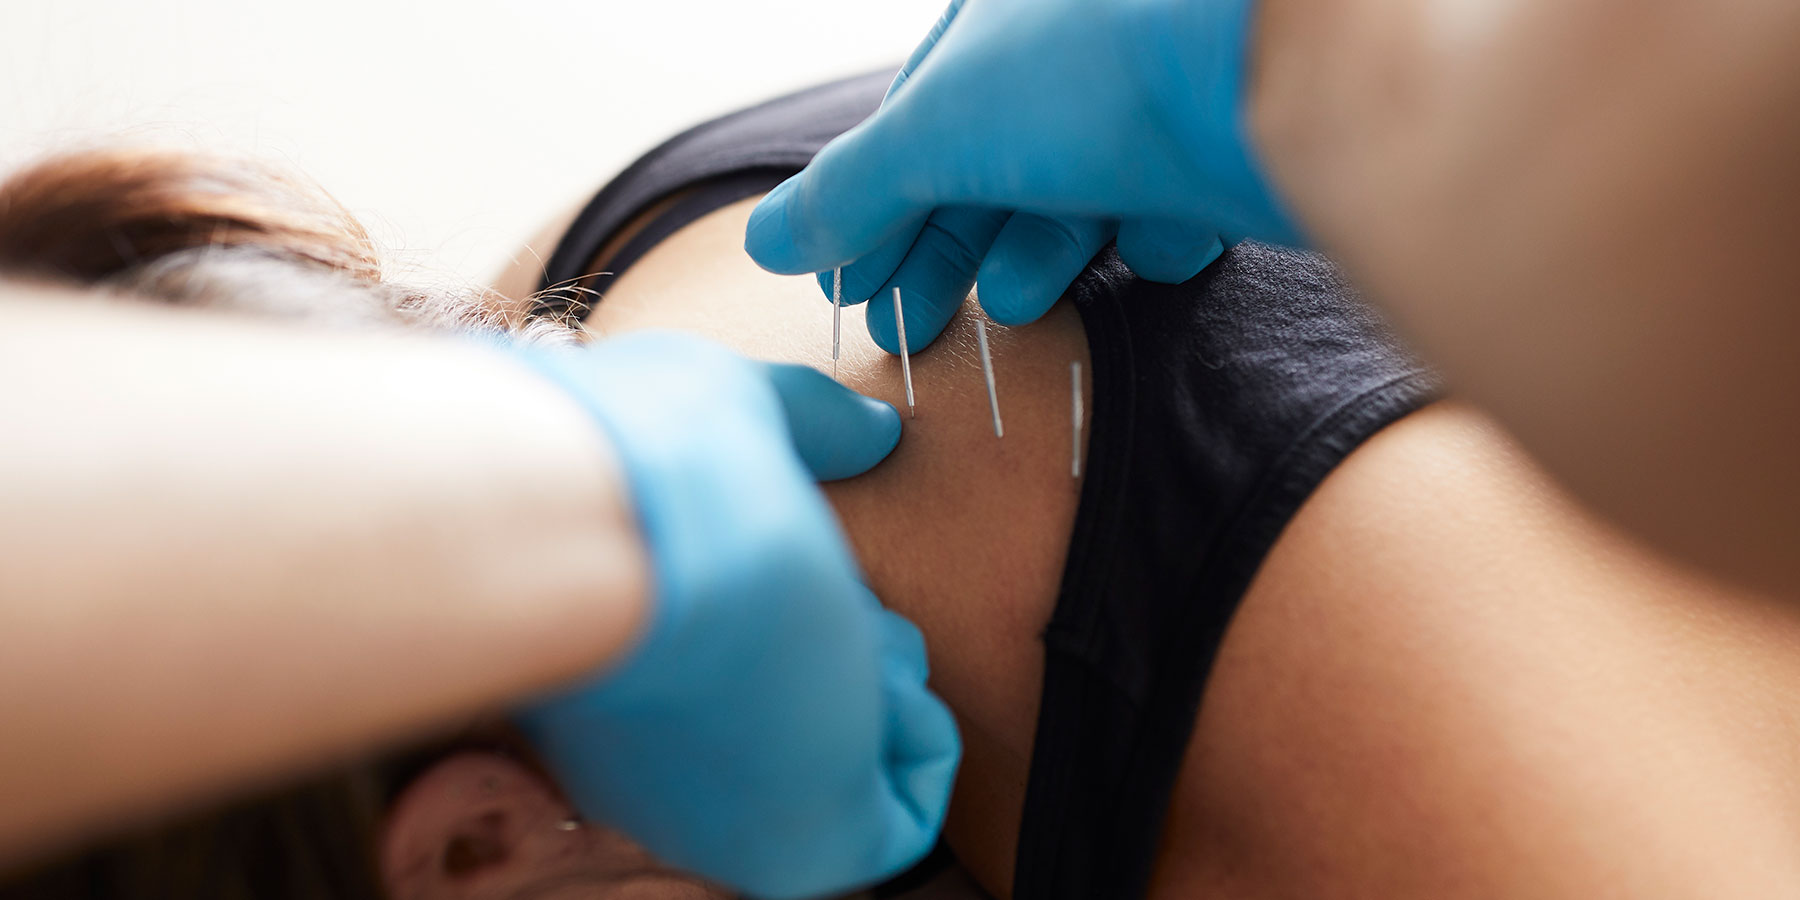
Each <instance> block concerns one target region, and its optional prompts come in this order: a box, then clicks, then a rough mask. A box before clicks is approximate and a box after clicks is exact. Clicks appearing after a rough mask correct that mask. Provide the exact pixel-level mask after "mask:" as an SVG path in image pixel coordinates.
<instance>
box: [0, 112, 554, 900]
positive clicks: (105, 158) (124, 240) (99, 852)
mask: <svg viewBox="0 0 1800 900" xmlns="http://www.w3.org/2000/svg"><path fill="white" fill-rule="evenodd" d="M5 276H11V277H16V278H29V279H38V280H53V281H61V282H66V283H73V284H78V285H85V286H89V287H92V288H95V289H98V290H103V291H106V292H109V293H112V294H116V295H119V296H121V297H126V298H131V299H137V300H142V301H144V302H154V303H165V304H172V305H180V306H192V307H204V308H212V309H219V310H226V311H231V312H237V313H251V314H259V315H263V316H271V317H276V318H282V319H290V320H295V321H301V322H306V323H309V324H319V325H325V326H328V327H354V328H371V327H372V328H389V327H401V328H425V329H433V330H439V331H450V332H467V333H484V334H489V335H506V336H510V337H511V338H513V339H517V340H528V341H533V342H549V343H566V342H574V341H576V340H578V339H579V333H580V332H579V325H578V323H577V322H575V321H573V320H571V319H558V318H552V317H546V316H541V315H534V314H533V313H532V312H531V310H532V309H533V308H534V306H533V303H532V300H533V298H519V299H518V302H514V301H513V300H511V299H508V298H505V297H502V296H500V295H498V294H496V293H494V292H492V291H488V290H483V289H477V288H440V289H421V288H417V287H410V286H407V285H404V284H398V283H394V282H390V281H388V280H386V279H385V278H384V276H383V267H382V262H381V257H380V253H379V252H378V250H377V248H376V246H375V243H374V241H372V240H371V239H370V237H369V234H368V232H367V231H366V230H365V229H364V228H363V227H362V225H361V224H359V223H358V222H357V221H356V219H355V218H354V217H353V216H351V215H350V213H349V212H348V211H347V210H345V209H344V207H343V206H342V205H341V204H339V203H338V202H337V201H336V200H334V199H333V198H332V197H331V196H330V195H329V194H327V193H326V192H325V191H324V190H322V189H320V188H319V187H318V186H317V185H315V184H313V183H312V182H310V181H308V180H305V179H303V178H300V177H297V176H295V175H293V174H291V173H288V172H285V171H283V170H280V169H277V168H274V167H272V166H268V165H265V164H263V163H260V162H257V161H254V160H249V159H245V158H240V157H228V156H217V155H207V154H200V153H195V152H191V151H180V150H170V149H160V148H125V147H115V148H102V149H92V150H85V151H80V152H73V153H65V154H62V155H59V156H54V157H51V158H49V159H46V160H43V161H41V162H39V163H36V164H34V165H32V166H29V167H27V168H25V169H23V170H21V171H19V172H18V173H16V174H14V175H13V176H12V177H11V178H9V179H8V180H7V181H6V182H5V183H4V184H0V277H5ZM548 305H549V306H558V304H548ZM397 758H398V757H396V759H397ZM420 758H422V757H419V756H417V755H416V754H415V755H409V756H408V757H407V759H406V761H404V762H395V761H393V759H390V760H386V761H383V760H373V759H370V760H362V761H356V762H351V763H347V764H344V765H342V766H340V767H338V768H337V769H335V770H333V771H329V772H325V773H322V774H316V775H314V776H312V777H310V778H307V779H305V780H304V781H302V782H300V783H297V784H293V785H290V786H287V787H284V788H281V789H278V790H274V791H271V792H265V793H264V794H262V795H261V796H256V797H251V798H246V799H241V800H238V801H236V802H234V803H231V804H230V805H228V806H225V807H223V808H216V809H212V810H208V811H204V812H200V813H195V814H191V815H188V816H186V817H184V818H181V819H178V820H175V821H169V822H164V823H161V824H158V825H155V826H150V827H145V828H141V829H139V830H137V831H134V832H132V833H130V834H126V835H122V836H116V837H114V838H112V839H110V840H108V841H106V842H104V843H101V844H97V845H94V846H91V847H88V848H85V849H82V850H79V851H77V852H75V853H74V854H72V855H69V856H66V857H64V858H62V859H60V860H55V861H51V862H48V863H46V864H43V865H40V866H39V867H37V868H35V869H29V870H26V871H24V872H21V873H16V874H14V875H12V876H9V877H0V898H5V900H26V898H32V900H39V898H64V897H106V898H120V900H138V898H143V900H150V898H164V897H181V898H187V900H251V898H255V900H282V898H295V900H299V898H324V897H330V898H338V900H364V898H367V900H377V898H380V897H382V896H383V892H382V888H381V878H380V871H379V869H378V866H377V863H376V858H375V847H376V841H377V837H378V831H379V828H380V823H381V819H382V816H383V814H384V812H385V809H386V806H387V804H388V802H389V800H390V799H391V798H392V797H393V795H394V794H395V793H396V792H397V791H398V790H399V788H400V787H401V786H403V783H404V780H405V778H406V777H408V775H409V773H410V771H414V770H416V768H417V766H418V764H419V762H418V761H419V759H420Z"/></svg>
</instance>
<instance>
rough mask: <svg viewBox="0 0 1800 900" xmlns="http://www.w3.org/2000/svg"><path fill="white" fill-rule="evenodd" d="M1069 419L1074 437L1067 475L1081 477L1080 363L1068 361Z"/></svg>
mask: <svg viewBox="0 0 1800 900" xmlns="http://www.w3.org/2000/svg"><path fill="white" fill-rule="evenodd" d="M1069 396H1070V398H1071V399H1070V405H1069V420H1070V421H1071V422H1072V423H1073V424H1074V426H1075V429H1074V437H1073V438H1072V439H1071V443H1070V454H1069V475H1070V476H1072V477H1074V478H1080V477H1081V417H1082V409H1081V363H1080V362H1079V361H1076V362H1072V363H1069Z"/></svg>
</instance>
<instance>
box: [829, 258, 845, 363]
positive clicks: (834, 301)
mask: <svg viewBox="0 0 1800 900" xmlns="http://www.w3.org/2000/svg"><path fill="white" fill-rule="evenodd" d="M843 331H844V270H843V269H832V270H831V380H832V381H836V380H838V373H837V370H838V355H839V349H840V348H841V347H842V346H843V343H842V342H841V340H840V338H841V336H842V335H843Z"/></svg>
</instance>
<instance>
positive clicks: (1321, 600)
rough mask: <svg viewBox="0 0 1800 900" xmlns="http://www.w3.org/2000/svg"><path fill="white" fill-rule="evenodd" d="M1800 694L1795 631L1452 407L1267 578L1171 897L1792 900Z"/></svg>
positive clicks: (1230, 640) (1244, 620) (1204, 730)
mask: <svg viewBox="0 0 1800 900" xmlns="http://www.w3.org/2000/svg"><path fill="white" fill-rule="evenodd" d="M1795 686H1800V622H1797V621H1796V617H1795V615H1794V614H1793V613H1792V612H1791V611H1789V610H1787V609H1784V608H1781V607H1779V606H1778V605H1774V604H1770V603H1766V602H1763V601H1760V600H1757V599H1755V598H1750V597H1746V596H1743V595H1738V594H1734V593H1732V592H1730V591H1727V590H1725V589H1722V588H1719V587H1717V586H1714V585H1710V584H1707V583H1704V582H1701V581H1699V580H1697V579H1695V578H1693V577H1690V576H1688V575H1687V574H1685V573H1682V572H1679V571H1676V570H1674V569H1673V568H1671V567H1670V566H1668V565H1667V564H1666V563H1664V562H1662V561H1660V560H1658V559H1657V558H1655V557H1653V556H1652V555H1650V554H1649V553H1648V552H1646V551H1644V550H1642V549H1640V548H1639V547H1637V546H1636V545H1634V544H1632V543H1631V542H1629V541H1627V540H1625V539H1624V538H1622V537H1620V536H1618V535H1617V534H1616V533H1614V532H1613V531H1611V530H1610V529H1608V528H1607V527H1605V526H1604V525H1602V524H1601V523H1599V522H1597V521H1596V520H1594V519H1592V518H1591V517H1589V516H1588V515H1586V514H1585V513H1584V512H1583V511H1582V510H1580V509H1579V508H1578V507H1577V506H1576V505H1575V504H1574V503H1573V502H1571V501H1570V500H1568V499H1567V498H1566V497H1565V496H1564V495H1563V493H1562V492H1561V491H1560V490H1559V489H1558V488H1557V487H1556V486H1555V485H1554V484H1552V483H1551V482H1550V481H1549V480H1548V479H1547V478H1546V477H1545V476H1544V475H1543V474H1542V473H1541V472H1540V471H1539V470H1538V469H1537V468H1536V467H1535V466H1534V465H1533V464H1531V463H1530V461H1529V460H1527V459H1526V458H1525V457H1524V456H1523V454H1522V453H1520V452H1519V451H1517V450H1516V449H1515V448H1514V447H1513V446H1512V445H1511V443H1510V442H1509V441H1508V439H1507V438H1506V437H1505V436H1504V435H1503V434H1502V433H1501V432H1499V430H1498V429H1496V428H1495V427H1493V426H1492V425H1491V424H1489V423H1488V422H1487V421H1486V420H1485V419H1483V418H1482V417H1481V416H1480V415H1478V414H1476V413H1474V412H1472V411H1469V410H1467V409H1462V408H1459V407H1457V406H1455V405H1453V404H1440V405H1439V406H1437V407H1433V408H1430V409H1427V410H1425V411H1423V412H1420V413H1417V414H1415V415H1413V416H1411V417H1409V418H1407V419H1405V420H1402V421H1401V422H1400V423H1398V424H1396V425H1395V426H1393V427H1391V428H1389V429H1388V430H1387V431H1385V432H1383V433H1382V434H1379V435H1377V436H1376V437H1375V438H1374V439H1372V440H1371V441H1370V442H1369V443H1368V444H1367V445H1365V446H1364V447H1363V448H1362V449H1360V450H1359V451H1358V452H1357V453H1355V454H1354V455H1352V456H1351V457H1350V458H1349V459H1347V460H1346V461H1345V463H1344V464H1343V466H1342V467H1340V469H1339V470H1338V471H1337V472H1336V473H1334V474H1333V475H1332V476H1331V477H1330V478H1329V479H1327V481H1326V482H1325V483H1324V484H1323V485H1322V486H1321V487H1320V489H1319V490H1318V492H1317V493H1315V494H1314V496H1313V497H1312V498H1311V499H1310V500H1309V501H1308V503H1307V504H1306V506H1305V507H1304V508H1303V509H1302V511H1301V513H1300V514H1299V515H1298V516H1297V517H1296V518H1295V519H1294V521H1293V522H1292V524H1291V525H1290V527H1289V528H1288V530H1287V532H1286V533H1285V534H1284V535H1283V537H1282V539H1281V540H1280V542H1279V543H1278V544H1277V545H1276V547H1275V549H1274V551H1273V552H1272V554H1271V555H1270V556H1269V558H1268V560H1267V561H1266V563H1265V564H1264V566H1263V569H1262V572H1261V573H1260V574H1259V576H1258V578H1257V581H1256V583H1255V584H1254V585H1253V587H1252V589H1251V591H1250V592H1249V594H1248V595H1247V596H1246V598H1245V602H1244V605H1243V607H1242V609H1241V610H1240V612H1239V615H1238V617H1237V619H1236V620H1235V622H1234V623H1233V626H1232V629H1231V632H1230V634H1229V635H1228V637H1227V639H1226V641H1225V643H1224V645H1223V647H1222V648H1221V652H1220V656H1219V659H1218V663H1217V667H1216V669H1215V671H1214V677H1213V680H1212V682H1211V683H1210V685H1209V688H1208V693H1207V695H1206V700H1205V705H1204V707H1203V709H1202V713H1201V716H1200V719H1199V721H1198V723H1197V727H1196V732H1195V737H1194V739H1193V741H1192V743H1191V745H1190V748H1189V752H1188V756H1187V761H1186V766H1185V768H1184V770H1183V781H1182V791H1181V794H1180V796H1179V798H1178V800H1177V802H1176V804H1175V808H1174V810H1173V813H1172V817H1171V825H1170V828H1171V838H1170V840H1169V841H1168V842H1167V844H1168V845H1169V846H1177V845H1179V846H1184V847H1186V848H1187V849H1188V856H1187V858H1186V860H1185V861H1181V862H1177V861H1175V860H1174V859H1170V860H1166V861H1165V863H1166V865H1165V867H1164V869H1165V871H1164V872H1163V876H1164V879H1165V883H1164V885H1163V886H1164V888H1165V889H1166V890H1165V891H1164V892H1163V893H1162V894H1161V896H1168V897H1175V896H1196V895H1199V894H1197V893H1195V891H1196V890H1198V889H1200V888H1201V887H1205V888H1206V889H1207V890H1218V889H1228V890H1226V891H1225V892H1226V893H1227V894H1229V895H1231V896H1272V895H1276V894H1280V895H1283V896H1293V895H1303V896H1334V895H1344V896H1349V895H1354V896H1386V897H1458V896H1473V895H1475V894H1480V895H1482V896H1533V897H1574V896H1581V897H1588V896H1598V895H1602V894H1616V895H1624V896H1647V897H1660V896H1703V895H1704V896H1751V895H1754V896H1768V895H1772V894H1770V893H1769V892H1768V890H1767V888H1769V887H1770V886H1771V885H1773V884H1776V883H1784V884H1786V885H1787V886H1788V887H1789V888H1790V889H1791V888H1792V887H1793V886H1794V885H1795V884H1800V880H1796V879H1800V870H1797V869H1796V860H1797V859H1800V857H1795V856H1794V855H1793V854H1792V853H1791V847H1792V846H1793V845H1792V841H1793V840H1794V839H1795V829H1794V827H1793V821H1794V820H1793V816H1792V811H1793V810H1794V809H1796V808H1797V807H1796V805H1795V803H1796V801H1797V800H1800V796H1796V792H1794V791H1793V790H1792V789H1783V790H1774V789H1770V788H1769V787H1768V785H1771V784H1790V785H1791V784H1793V783H1794V779H1793V778H1792V777H1791V773H1792V772H1793V771H1794V769H1793V766H1794V764H1795V762H1796V760H1795V759H1794V754H1793V752H1792V751H1790V750H1788V749H1785V748H1791V747H1793V746H1795V745H1796V744H1797V741H1796V738H1797V737H1800V734H1796V729H1795V726H1794V725H1793V724H1792V719H1791V715H1790V711H1789V710H1788V708H1787V707H1788V704H1787V702H1786V699H1787V698H1788V697H1790V696H1792V690H1793V688H1794V687H1795ZM1784 847H1785V848H1788V849H1787V850H1784V849H1783V848H1784ZM1201 848H1204V849H1203V850H1201ZM1724 860H1732V862H1730V863H1728V864H1725V865H1720V862H1721V861H1724ZM1746 860H1755V861H1757V863H1756V864H1751V865H1746V864H1744V861H1746ZM1703 884H1704V885H1711V887H1710V888H1702V887H1701V886H1702V885H1703ZM1726 885H1730V887H1729V888H1726V887H1725V886H1726ZM1759 889H1760V890H1759Z"/></svg>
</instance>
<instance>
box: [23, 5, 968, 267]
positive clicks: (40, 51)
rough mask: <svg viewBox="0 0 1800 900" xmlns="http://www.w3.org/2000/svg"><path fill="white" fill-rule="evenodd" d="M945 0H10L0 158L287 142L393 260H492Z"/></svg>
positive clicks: (895, 57)
mask: <svg viewBox="0 0 1800 900" xmlns="http://www.w3.org/2000/svg"><path fill="white" fill-rule="evenodd" d="M944 4H945V0H836V2H833V0H742V2H728V0H642V2H636V3H628V2H622V0H526V2H511V3H506V2H472V0H439V2H435V3H425V2H414V0H294V2H287V3H272V2H257V0H166V2H155V0H0V165H4V166H6V167H7V168H10V167H12V166H13V165H16V164H17V163H19V162H21V161H23V160H25V159H28V158H29V157H31V156H32V155H35V154H38V153H43V152H46V151H50V150H54V149H56V148H57V147H60V146H68V145H71V144H79V143H82V142H89V141H93V140H95V139H103V138H106V137H108V136H111V135H118V134H124V135H128V136H141V137H145V138H147V139H153V140H156V141H164V142H166V141H169V140H174V141H178V142H187V143H191V144H194V145H200V146H223V147H227V148H232V149H239V150H248V151H251V152H254V153H257V154H261V155H264V156H269V157H272V158H275V159H278V160H285V161H287V162H289V163H291V164H292V165H294V166H296V167H298V168H299V169H300V170H302V171H304V172H305V173H307V174H309V175H311V176H312V177H314V178H315V179H317V180H318V181H319V182H321V183H322V184H324V185H325V186H326V187H327V188H328V189H329V190H331V191H332V193H334V194H336V195H337V196H338V198H339V199H341V200H342V201H344V203H345V204H346V205H348V206H349V207H350V208H351V209H352V210H353V211H354V212H355V213H356V214H357V215H358V216H359V217H361V218H362V219H363V221H364V223H365V224H367V225H368V226H369V227H370V228H371V230H372V231H374V233H375V234H376V236H377V237H378V238H379V239H380V240H381V241H382V243H383V244H384V245H386V246H387V247H389V248H390V249H391V250H393V251H394V252H393V254H392V258H393V259H394V261H395V262H396V263H397V265H396V266H395V269H396V270H397V272H398V273H399V274H414V275H415V276H417V275H422V274H424V273H425V272H428V271H432V270H443V271H445V272H446V273H447V274H450V275H455V276H464V277H470V278H482V279H485V278H486V277H487V276H489V275H491V274H492V273H493V272H494V271H495V270H497V269H498V267H499V266H501V265H502V264H503V263H504V262H505V261H506V260H507V259H508V258H509V256H510V254H511V253H512V252H513V250H514V249H515V248H516V247H517V246H518V245H519V244H520V243H521V242H522V241H523V239H524V237H525V236H526V235H527V234H528V233H530V232H531V231H533V230H535V229H536V228H537V227H538V226H539V225H540V224H541V223H542V222H543V221H544V220H546V219H547V218H549V217H550V216H552V215H554V214H556V213H558V212H560V211H561V210H562V209H563V208H565V207H567V206H568V205H570V204H571V203H573V202H575V201H576V200H577V199H580V198H583V197H585V196H586V195H587V194H588V193H590V192H591V191H592V190H593V189H594V188H595V187H597V186H598V185H599V184H600V182H601V180H603V179H604V178H605V177H606V176H609V175H611V174H613V173H614V172H616V171H618V170H619V169H620V168H622V167H623V166H625V165H626V164H628V163H629V162H630V161H631V160H632V158H634V157H635V156H636V155H637V154H638V153H641V152H642V151H644V150H646V149H648V148H649V147H651V146H654V145H655V144H656V143H658V142H659V141H661V140H662V139H663V138H665V137H668V136H669V135H671V134H673V133H674V132H676V131H677V130H680V129H682V128H685V127H686V126H688V125H691V124H694V123H695V122H698V121H699V120H701V119H702V118H705V117H707V116H710V115H713V114H716V113H721V112H726V111H729V110H731V109H734V108H736V107H739V106H742V105H744V104H746V103H749V102H753V101H756V100H760V99H763V98H765V97H768V96H772V95H774V94H777V93H780V92H782V91H785V90H788V89H791V88H796V87H801V86H804V85H807V84H810V83H814V82H817V81H821V80H824V79H826V78H829V77H832V76H836V75H846V74H852V73H855V72H859V71H865V70H868V69H873V68H876V67H878V66H881V65H885V64H890V63H897V62H899V61H900V60H901V59H904V58H905V56H906V54H907V53H909V52H910V51H911V49H912V47H913V46H914V44H916V43H917V42H918V40H919V39H920V38H922V37H923V36H924V34H925V32H926V31H927V30H929V29H930V27H931V24H932V23H933V22H934V21H935V20H936V17H937V15H938V13H939V12H941V11H942V7H943V6H944Z"/></svg>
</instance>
